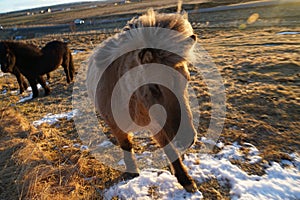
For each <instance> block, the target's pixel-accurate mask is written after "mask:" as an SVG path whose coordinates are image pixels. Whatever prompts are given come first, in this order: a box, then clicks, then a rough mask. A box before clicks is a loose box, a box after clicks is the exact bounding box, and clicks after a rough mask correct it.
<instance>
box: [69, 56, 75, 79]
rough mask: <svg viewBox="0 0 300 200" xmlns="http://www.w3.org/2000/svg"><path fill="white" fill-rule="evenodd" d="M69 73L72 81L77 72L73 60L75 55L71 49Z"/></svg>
mask: <svg viewBox="0 0 300 200" xmlns="http://www.w3.org/2000/svg"><path fill="white" fill-rule="evenodd" d="M69 73H70V78H71V81H72V80H73V78H74V74H75V67H74V62H73V56H72V53H71V51H70V50H69Z"/></svg>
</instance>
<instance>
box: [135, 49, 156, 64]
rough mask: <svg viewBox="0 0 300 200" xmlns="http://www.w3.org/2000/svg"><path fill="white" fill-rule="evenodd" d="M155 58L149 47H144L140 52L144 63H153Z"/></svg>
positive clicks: (140, 57)
mask: <svg viewBox="0 0 300 200" xmlns="http://www.w3.org/2000/svg"><path fill="white" fill-rule="evenodd" d="M153 58H154V57H153V53H152V51H151V49H149V48H148V49H143V50H141V52H140V53H139V59H140V61H141V63H142V64H144V63H151V62H152V60H153Z"/></svg>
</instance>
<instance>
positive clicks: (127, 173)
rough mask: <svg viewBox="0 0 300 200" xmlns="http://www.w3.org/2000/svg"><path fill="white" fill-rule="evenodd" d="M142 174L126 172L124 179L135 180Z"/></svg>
mask: <svg viewBox="0 0 300 200" xmlns="http://www.w3.org/2000/svg"><path fill="white" fill-rule="evenodd" d="M139 175H140V174H139V173H138V172H135V173H132V172H124V174H123V177H124V179H133V178H135V177H138V176H139Z"/></svg>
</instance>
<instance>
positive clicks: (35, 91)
mask: <svg viewBox="0 0 300 200" xmlns="http://www.w3.org/2000/svg"><path fill="white" fill-rule="evenodd" d="M27 79H28V81H29V84H30V86H31V89H32V98H36V97H38V96H39V90H38V88H37V80H36V79H35V78H27Z"/></svg>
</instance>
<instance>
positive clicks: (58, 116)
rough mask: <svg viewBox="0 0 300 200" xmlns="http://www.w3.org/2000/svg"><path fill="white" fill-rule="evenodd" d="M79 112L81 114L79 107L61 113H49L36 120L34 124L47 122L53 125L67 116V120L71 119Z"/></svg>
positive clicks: (36, 125)
mask: <svg viewBox="0 0 300 200" xmlns="http://www.w3.org/2000/svg"><path fill="white" fill-rule="evenodd" d="M78 114H79V110H77V109H75V110H72V111H70V112H68V113H61V114H52V113H48V114H47V115H46V116H44V117H43V118H42V119H40V120H37V121H34V122H33V125H34V126H35V127H38V126H40V125H41V124H43V123H47V124H50V125H52V124H55V123H57V122H59V120H60V119H64V118H66V119H67V120H71V119H72V118H73V117H74V116H76V115H78Z"/></svg>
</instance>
